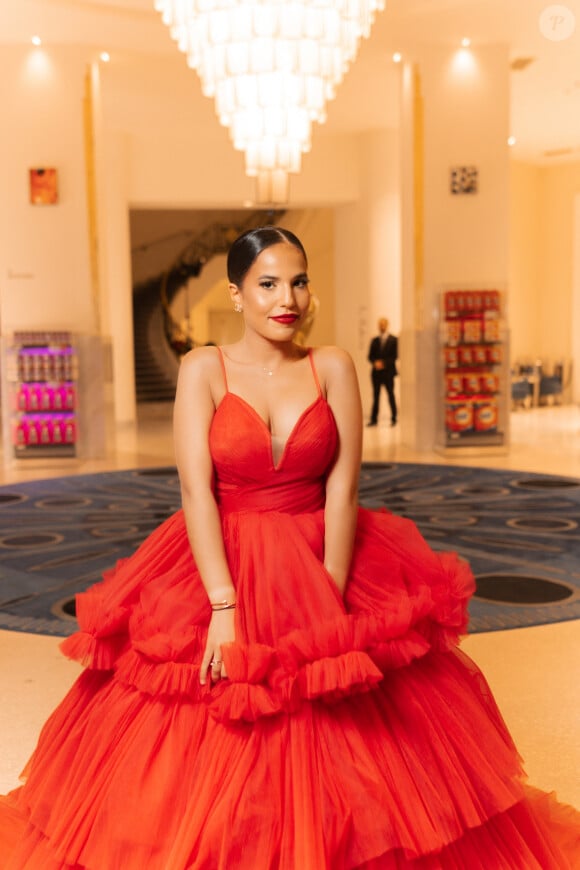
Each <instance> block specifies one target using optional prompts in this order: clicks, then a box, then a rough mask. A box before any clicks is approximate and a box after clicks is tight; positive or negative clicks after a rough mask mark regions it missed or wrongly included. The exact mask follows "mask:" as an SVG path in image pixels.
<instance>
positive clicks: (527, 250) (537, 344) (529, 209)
mask: <svg viewBox="0 0 580 870" xmlns="http://www.w3.org/2000/svg"><path fill="white" fill-rule="evenodd" d="M579 194H580V163H563V164H560V165H558V166H553V167H545V166H533V165H530V164H523V163H517V162H514V163H512V165H511V206H510V210H511V226H510V254H511V262H510V295H509V300H510V302H509V323H510V330H511V358H512V361H514V362H532V363H533V362H535V361H536V360H542V361H543V363H544V365H545V366H546V367H548V368H550V367H551V366H552V365H553V364H554V363H557V362H559V361H562V362H564V363H565V364H566V365H567V366H570V364H571V363H572V360H573V356H574V348H575V347H578V338H577V337H575V335H574V329H577V327H576V326H575V325H574V324H575V319H574V317H573V311H574V309H575V304H577V301H576V300H575V299H574V296H573V292H574V291H573V275H574V251H575V240H574V233H575V228H574V227H575V223H574V200H575V198H576V197H577V196H578V195H579ZM576 231H578V230H576ZM576 249H577V246H576ZM576 268H578V267H576ZM579 366H580V359H575V360H574V366H573V368H574V369H575V370H578V367H579Z"/></svg>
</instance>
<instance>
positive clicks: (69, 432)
mask: <svg viewBox="0 0 580 870" xmlns="http://www.w3.org/2000/svg"><path fill="white" fill-rule="evenodd" d="M76 440H77V427H76V421H75V418H74V417H67V418H65V421H64V438H63V441H64V443H65V444H74V443H75V442H76Z"/></svg>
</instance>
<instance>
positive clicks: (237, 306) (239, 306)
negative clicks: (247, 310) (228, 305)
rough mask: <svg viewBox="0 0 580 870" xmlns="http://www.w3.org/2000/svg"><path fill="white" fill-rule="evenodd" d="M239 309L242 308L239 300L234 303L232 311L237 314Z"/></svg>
mask: <svg viewBox="0 0 580 870" xmlns="http://www.w3.org/2000/svg"><path fill="white" fill-rule="evenodd" d="M241 310H242V306H241V305H240V303H239V302H236V304H235V305H234V311H235V312H236V314H239V313H240V311H241Z"/></svg>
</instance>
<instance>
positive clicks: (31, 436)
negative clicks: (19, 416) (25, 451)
mask: <svg viewBox="0 0 580 870" xmlns="http://www.w3.org/2000/svg"><path fill="white" fill-rule="evenodd" d="M26 443H27V444H28V446H29V447H36V445H37V444H39V443H40V430H39V426H38V421H37V420H31V421H30V424H29V426H28V440H27V442H26Z"/></svg>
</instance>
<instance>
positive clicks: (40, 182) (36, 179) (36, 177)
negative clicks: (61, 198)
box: [28, 168, 58, 205]
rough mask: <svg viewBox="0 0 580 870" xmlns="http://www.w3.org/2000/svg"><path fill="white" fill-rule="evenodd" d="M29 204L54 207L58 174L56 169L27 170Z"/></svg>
mask: <svg viewBox="0 0 580 870" xmlns="http://www.w3.org/2000/svg"><path fill="white" fill-rule="evenodd" d="M28 175H29V180H30V183H29V186H30V202H31V204H32V205H56V203H57V202H58V173H57V171H56V169H52V168H50V169H48V168H38V169H29V171H28Z"/></svg>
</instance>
